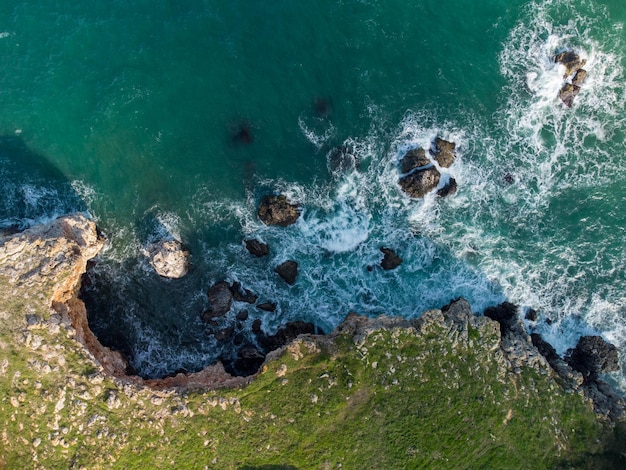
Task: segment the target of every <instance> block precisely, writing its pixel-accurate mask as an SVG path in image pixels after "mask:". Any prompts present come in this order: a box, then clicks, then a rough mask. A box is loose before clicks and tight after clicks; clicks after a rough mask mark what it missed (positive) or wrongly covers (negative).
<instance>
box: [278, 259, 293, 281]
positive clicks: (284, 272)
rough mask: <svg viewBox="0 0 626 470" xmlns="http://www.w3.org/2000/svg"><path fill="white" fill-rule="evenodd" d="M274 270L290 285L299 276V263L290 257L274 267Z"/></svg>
mask: <svg viewBox="0 0 626 470" xmlns="http://www.w3.org/2000/svg"><path fill="white" fill-rule="evenodd" d="M274 271H276V273H278V275H279V276H280V277H281V278H282V279H283V281H285V282H286V283H287V284H289V285H293V284H295V282H296V277H297V276H298V263H297V262H295V261H293V260H290V259H288V260H287V261H285V262H284V263H281V264H279V265H278V266H276V268H274Z"/></svg>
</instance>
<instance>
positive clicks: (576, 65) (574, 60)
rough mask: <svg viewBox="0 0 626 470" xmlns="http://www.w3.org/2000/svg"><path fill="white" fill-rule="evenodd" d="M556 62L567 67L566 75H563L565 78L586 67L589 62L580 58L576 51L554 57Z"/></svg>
mask: <svg viewBox="0 0 626 470" xmlns="http://www.w3.org/2000/svg"><path fill="white" fill-rule="evenodd" d="M554 62H556V63H557V64H563V65H565V74H564V75H563V78H567V77H569V76H570V75H571V74H573V73H574V72H576V71H577V70H578V69H580V68H582V67H584V65H585V63H586V62H587V61H586V60H585V59H581V58H580V56H579V55H578V54H576V53H575V52H574V51H565V52H561V53H560V54H557V55H556V56H554Z"/></svg>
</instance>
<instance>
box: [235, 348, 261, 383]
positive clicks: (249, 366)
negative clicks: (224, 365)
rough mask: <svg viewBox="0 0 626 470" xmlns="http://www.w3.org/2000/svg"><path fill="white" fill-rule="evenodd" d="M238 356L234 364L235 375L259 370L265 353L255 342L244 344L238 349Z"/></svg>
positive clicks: (250, 373) (249, 373) (246, 374)
mask: <svg viewBox="0 0 626 470" xmlns="http://www.w3.org/2000/svg"><path fill="white" fill-rule="evenodd" d="M237 356H238V358H237V359H236V360H235V361H234V363H233V364H232V368H233V369H234V371H233V372H234V373H235V375H239V376H244V377H246V376H248V375H252V374H254V373H255V372H256V371H258V370H259V367H261V364H263V361H264V360H265V355H264V354H263V353H262V352H261V351H259V350H258V349H257V347H256V346H254V345H253V344H249V343H248V344H244V345H243V346H241V347H240V348H239V350H238V351H237Z"/></svg>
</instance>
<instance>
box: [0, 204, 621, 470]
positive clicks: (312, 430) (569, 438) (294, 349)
mask: <svg viewBox="0 0 626 470" xmlns="http://www.w3.org/2000/svg"><path fill="white" fill-rule="evenodd" d="M102 246H103V240H102V239H101V238H100V237H99V236H98V232H97V230H96V227H95V225H94V224H93V222H91V221H89V220H87V219H86V218H85V217H83V216H82V215H74V216H68V217H64V218H61V219H57V220H55V221H53V222H51V223H49V224H47V225H42V226H39V227H35V228H33V229H30V230H27V231H25V232H23V233H19V234H15V235H12V236H10V237H5V238H3V239H0V298H2V299H3V302H2V304H1V305H0V396H1V397H2V399H1V400H2V401H1V402H0V428H1V430H2V433H1V435H0V468H2V467H3V464H6V465H7V467H11V468H12V467H13V466H20V467H23V466H24V462H28V463H29V464H30V465H28V466H34V467H36V468H37V467H41V468H68V467H70V466H72V465H76V466H80V465H95V466H104V467H110V466H120V467H128V466H131V467H132V466H133V465H134V466H137V465H140V466H142V467H145V466H149V465H158V466H163V465H170V466H171V465H172V464H175V465H176V466H177V467H178V468H197V467H198V466H202V465H206V464H211V465H214V466H219V467H221V468H235V467H238V466H241V464H242V463H245V464H249V465H252V464H254V465H262V464H281V465H296V466H298V465H304V466H306V467H314V468H326V467H328V466H329V465H330V466H336V465H337V464H343V465H345V466H347V467H350V468H352V467H359V466H360V467H363V464H364V463H368V465H371V466H372V468H374V467H377V468H398V467H406V466H414V465H435V466H438V465H444V466H455V463H454V462H457V460H455V459H459V458H461V457H462V460H459V461H458V462H457V463H458V464H459V465H460V464H463V465H470V463H469V462H472V463H474V464H476V465H478V466H480V465H483V466H484V465H487V466H489V465H490V463H491V464H493V463H494V462H499V464H502V465H503V463H502V462H505V463H507V464H510V465H511V466H513V467H516V466H519V465H520V464H524V465H528V462H529V461H530V460H529V459H531V458H532V459H535V460H533V466H534V467H543V466H548V467H554V466H555V465H557V464H558V465H569V466H576V465H577V464H580V463H581V462H583V463H584V462H586V461H585V459H586V458H589V457H590V456H591V457H592V458H593V459H594V461H604V460H602V459H605V460H606V461H607V462H613V461H614V459H616V458H617V459H619V458H620V457H619V452H620V451H622V450H623V449H622V448H621V447H618V448H617V450H615V451H614V447H612V446H613V443H612V441H611V439H613V438H612V437H611V436H612V433H614V432H616V431H615V429H621V428H619V426H618V428H611V427H610V426H608V423H606V422H600V421H598V420H597V417H596V416H595V415H594V413H593V412H592V409H591V406H590V403H589V402H588V400H585V399H584V397H583V395H584V394H587V396H589V394H588V393H587V392H586V391H585V389H584V386H583V384H582V380H581V379H580V378H579V377H577V376H576V373H575V372H573V371H571V370H570V371H569V373H570V376H569V379H568V380H564V379H562V377H563V374H560V375H557V374H556V373H555V372H554V370H553V368H552V367H551V366H550V364H549V363H548V362H547V360H546V359H545V358H544V357H543V356H542V355H541V354H540V353H539V352H538V350H537V348H535V346H533V344H532V342H531V341H530V338H529V337H528V335H527V334H526V332H525V331H524V330H523V328H522V329H520V328H518V327H519V325H518V327H516V326H515V325H513V326H512V327H511V325H509V329H508V330H506V331H505V332H504V333H503V330H502V326H501V325H500V324H498V322H496V321H493V320H491V319H489V318H487V317H482V316H480V317H477V316H475V315H473V314H472V312H471V309H470V307H469V304H468V303H467V302H466V301H464V300H462V299H461V300H458V301H455V302H453V303H451V304H450V305H448V306H446V307H444V308H443V309H442V310H431V311H428V312H425V313H424V314H423V315H422V316H421V317H420V318H419V319H418V320H415V321H408V320H405V319H402V318H397V317H386V316H381V317H378V318H367V317H362V316H359V315H356V314H350V315H348V317H347V318H346V320H345V321H344V322H343V323H342V324H341V325H340V326H339V327H338V328H337V329H336V330H335V331H334V332H332V333H331V334H330V335H326V336H315V335H303V336H301V337H300V338H299V339H297V340H296V341H294V342H292V343H291V344H289V345H287V346H286V347H284V348H282V349H280V350H276V351H273V352H272V353H270V354H269V355H268V357H267V360H266V362H265V364H264V365H263V367H262V368H261V370H260V371H259V373H257V374H256V375H255V376H253V377H246V378H241V377H232V376H230V375H229V374H227V373H226V372H225V371H224V369H223V367H222V366H221V365H220V364H217V365H214V366H209V367H207V368H206V369H204V370H203V371H201V372H198V373H195V374H179V375H178V376H176V377H170V378H166V379H163V380H153V381H144V380H142V379H140V378H138V377H136V376H128V375H126V363H125V361H124V358H123V357H122V356H121V355H120V354H119V353H117V352H115V351H111V350H110V349H108V348H105V347H103V346H102V345H101V344H100V343H99V341H98V340H97V338H95V336H94V335H93V334H92V333H91V331H90V330H89V328H88V325H87V317H86V312H85V308H84V305H83V303H82V302H81V301H80V300H79V299H78V298H76V293H77V290H78V288H79V286H80V281H81V276H82V274H83V273H84V271H85V268H86V265H87V261H88V260H89V259H91V258H93V257H94V256H96V254H97V253H98V252H99V251H100V249H101V248H102ZM511 331H513V333H511ZM579 379H580V380H579ZM244 385H245V387H243V386H244ZM563 385H564V386H563ZM228 386H230V387H233V386H237V387H243V388H235V389H233V388H231V389H229V390H224V389H222V390H221V391H220V390H211V389H216V388H218V387H228ZM173 388H176V389H177V391H176V392H175V391H173V390H171V389H173ZM183 390H186V392H185V393H181V392H182V391H183ZM191 390H196V391H195V392H193V393H190V391H191ZM592 398H593V397H592ZM612 403H613V404H614V403H615V400H614V401H613V402H612ZM596 405H597V403H596ZM597 408H598V411H600V412H602V413H604V414H608V413H609V412H611V413H614V414H615V413H616V412H617V411H618V410H617V408H616V409H611V410H609V409H602V408H601V407H598V406H597ZM616 410H617V411H616ZM529 429H530V430H532V432H531V433H529ZM181 433H182V434H181ZM175 436H176V437H175ZM229 436H237V438H236V439H233V438H229ZM446 436H448V437H446ZM520 436H525V437H523V438H521V439H520ZM450 439H452V440H450ZM174 441H176V442H177V443H176V444H172V443H173V442H174ZM520 441H522V442H520ZM168 443H169V444H168ZM520 446H523V448H522V447H520ZM177 448H185V449H187V452H183V453H179V452H178V451H177ZM190 449H193V450H190ZM472 449H474V450H475V449H481V450H480V452H478V453H474V451H473V450H472ZM503 449H504V454H502V452H503ZM607 452H608V453H607ZM615 452H617V454H616V453H615ZM585 456H587V457H585ZM576 459H582V460H580V461H576ZM535 463H537V464H536V465H535ZM524 465H522V466H524ZM365 466H367V465H365Z"/></svg>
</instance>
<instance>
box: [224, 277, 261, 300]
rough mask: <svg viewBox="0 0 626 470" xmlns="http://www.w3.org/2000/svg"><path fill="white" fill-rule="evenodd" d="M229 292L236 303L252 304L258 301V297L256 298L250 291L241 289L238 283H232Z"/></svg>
mask: <svg viewBox="0 0 626 470" xmlns="http://www.w3.org/2000/svg"><path fill="white" fill-rule="evenodd" d="M230 291H231V292H232V294H233V299H235V300H236V301H237V302H247V303H249V304H253V303H254V302H256V301H257V299H258V296H256V295H255V294H254V293H253V292H252V291H250V290H248V289H246V288H245V287H243V286H242V285H241V284H240V283H239V282H233V285H232V287H231V288H230Z"/></svg>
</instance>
